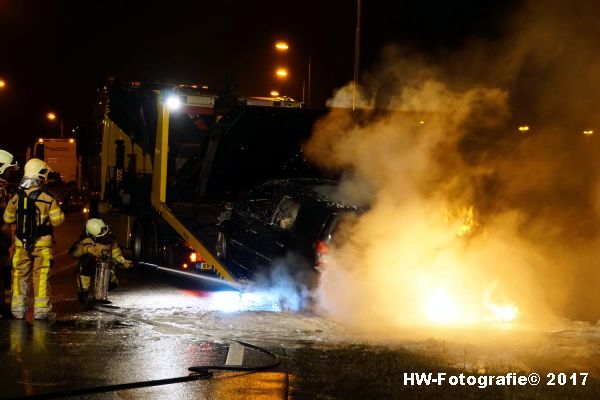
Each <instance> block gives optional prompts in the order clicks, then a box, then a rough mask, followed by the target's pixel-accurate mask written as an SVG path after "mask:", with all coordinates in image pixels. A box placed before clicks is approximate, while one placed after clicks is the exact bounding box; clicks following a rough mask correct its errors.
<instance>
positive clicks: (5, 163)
mask: <svg viewBox="0 0 600 400" xmlns="http://www.w3.org/2000/svg"><path fill="white" fill-rule="evenodd" d="M15 165H16V164H15V163H13V155H12V154H10V153H9V152H8V151H6V150H0V175H2V174H3V173H4V171H6V169H7V168H9V167H12V166H15Z"/></svg>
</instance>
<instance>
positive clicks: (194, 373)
mask: <svg viewBox="0 0 600 400" xmlns="http://www.w3.org/2000/svg"><path fill="white" fill-rule="evenodd" d="M235 342H237V343H239V344H241V345H242V346H244V347H246V348H249V349H252V350H256V351H258V352H261V353H263V354H266V355H268V356H270V357H271V358H272V359H273V361H271V362H270V363H267V364H264V365H259V366H255V367H243V366H228V365H201V366H192V367H189V368H188V371H190V372H191V373H190V374H189V375H186V376H178V377H174V378H166V379H155V380H149V381H139V382H130V383H121V384H116V385H104V386H94V387H89V388H81V389H69V390H63V391H56V392H48V393H39V394H33V395H28V396H20V397H11V398H9V399H7V400H36V399H56V398H61V397H72V396H82V395H90V394H96V393H107V392H115V391H119V390H128V389H139V388H144V387H152V386H162V385H171V384H173V383H185V382H192V381H197V380H201V379H208V378H210V377H212V376H213V372H212V371H239V372H260V371H266V370H269V369H272V368H275V367H277V366H279V364H280V363H281V360H280V358H279V356H277V355H276V354H275V353H273V352H271V351H269V350H267V349H264V348H262V347H259V346H255V345H253V344H250V343H246V342H241V341H239V340H235Z"/></svg>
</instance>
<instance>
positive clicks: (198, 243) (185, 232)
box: [90, 81, 323, 285]
mask: <svg viewBox="0 0 600 400" xmlns="http://www.w3.org/2000/svg"><path fill="white" fill-rule="evenodd" d="M98 103H99V104H102V105H103V111H102V121H101V137H100V140H99V148H98V149H97V150H98V151H97V153H96V154H97V156H95V157H96V162H95V164H96V165H97V168H96V170H98V171H99V188H98V189H99V190H98V195H97V206H96V207H92V209H93V212H94V213H98V214H99V215H100V216H101V217H102V218H104V219H105V220H106V221H107V222H108V223H109V224H110V225H111V227H112V230H113V233H114V234H115V236H116V237H117V240H118V242H119V244H120V245H122V246H124V247H127V248H130V249H131V251H132V257H133V259H134V260H135V262H137V263H138V264H141V265H152V266H155V267H159V268H168V269H169V270H172V271H178V272H184V273H190V274H203V275H206V276H211V275H212V276H215V277H217V278H219V279H221V280H223V281H225V282H227V283H230V284H232V285H235V284H236V282H238V280H239V279H240V277H241V275H240V274H239V273H238V271H236V269H235V267H232V266H231V265H225V264H224V262H223V261H222V260H220V259H219V258H218V257H216V256H215V243H216V236H217V224H218V221H219V216H220V215H222V213H223V212H224V211H225V210H226V208H227V205H228V204H229V202H231V201H235V200H238V199H239V198H241V197H243V196H244V195H245V193H247V192H248V191H249V190H251V189H252V188H254V187H256V186H257V185H259V184H261V183H263V182H264V181H266V180H269V179H275V178H291V177H310V176H312V175H314V174H315V173H316V172H315V170H313V169H312V167H311V166H310V165H308V164H307V163H306V161H305V160H304V157H303V154H302V150H301V144H302V143H303V142H304V141H305V140H306V139H307V138H308V137H309V135H310V132H311V130H312V125H313V123H314V122H315V120H316V119H317V118H318V117H320V116H321V115H322V114H323V111H319V110H311V109H305V108H303V107H301V104H300V103H297V102H294V101H292V100H289V99H284V100H282V99H268V98H266V99H265V98H260V99H257V98H242V97H237V96H233V95H231V94H229V93H216V92H210V91H208V90H206V89H203V88H201V87H195V86H182V85H145V84H141V83H136V82H116V81H111V82H109V84H107V85H106V87H105V88H104V90H102V92H101V98H100V99H99V101H98ZM90 164H91V165H94V162H91V163H90Z"/></svg>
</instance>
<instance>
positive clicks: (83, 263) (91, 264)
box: [69, 218, 133, 302]
mask: <svg viewBox="0 0 600 400" xmlns="http://www.w3.org/2000/svg"><path fill="white" fill-rule="evenodd" d="M109 231H110V230H109V227H108V225H106V224H105V223H104V221H102V220H101V219H99V218H90V219H89V220H88V222H87V223H86V224H85V234H84V235H82V236H81V237H80V238H79V240H78V241H77V242H76V243H75V244H74V245H73V246H71V249H70V250H69V252H70V253H71V255H73V256H74V257H79V276H78V279H77V283H78V285H79V299H80V301H81V302H85V301H86V299H87V295H88V291H89V288H90V283H91V280H92V276H94V275H95V273H96V267H97V265H98V261H99V258H100V257H101V256H102V253H103V252H104V251H108V252H109V253H110V255H111V257H112V259H113V260H114V261H115V262H116V263H117V265H119V266H120V267H121V268H125V269H127V268H130V267H131V266H132V265H133V264H132V262H131V261H129V260H127V259H125V257H123V253H122V252H121V248H120V247H119V245H118V244H117V243H116V242H115V239H114V237H113V236H112V235H111V234H110V232H109ZM110 283H111V284H110V286H111V287H116V286H117V285H118V281H117V277H116V275H115V271H114V270H111V275H110Z"/></svg>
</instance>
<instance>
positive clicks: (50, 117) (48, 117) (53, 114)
mask: <svg viewBox="0 0 600 400" xmlns="http://www.w3.org/2000/svg"><path fill="white" fill-rule="evenodd" d="M46 118H47V119H48V120H49V121H56V119H57V118H58V117H57V116H56V114H55V113H53V112H49V113H48V114H46ZM63 128H64V125H63V119H62V118H60V138H61V139H62V138H63V137H64V132H63V131H64V129H63Z"/></svg>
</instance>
